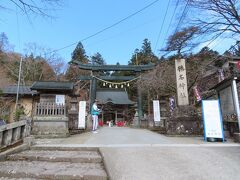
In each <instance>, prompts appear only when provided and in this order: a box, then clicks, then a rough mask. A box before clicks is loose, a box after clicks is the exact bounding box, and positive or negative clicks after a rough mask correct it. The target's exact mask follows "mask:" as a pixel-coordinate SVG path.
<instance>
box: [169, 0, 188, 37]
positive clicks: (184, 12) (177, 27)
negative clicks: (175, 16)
mask: <svg viewBox="0 0 240 180" xmlns="http://www.w3.org/2000/svg"><path fill="white" fill-rule="evenodd" d="M189 2H190V0H188V1H187V3H186V5H185V7H184V9H183V12H182V14H181V17H180V19H179V21H178V24H177V26H176V29H175V31H174V33H173V34H175V33H176V32H177V31H178V29H179V26H180V24H181V23H182V21H183V19H184V15H186V12H187V10H188V9H187V8H188V5H189Z"/></svg>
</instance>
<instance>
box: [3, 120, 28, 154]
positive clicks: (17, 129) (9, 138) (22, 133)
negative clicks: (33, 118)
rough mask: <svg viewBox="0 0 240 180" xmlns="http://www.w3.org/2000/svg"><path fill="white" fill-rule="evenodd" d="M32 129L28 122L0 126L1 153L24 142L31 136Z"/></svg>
mask: <svg viewBox="0 0 240 180" xmlns="http://www.w3.org/2000/svg"><path fill="white" fill-rule="evenodd" d="M30 129H31V128H30V124H29V123H28V121H27V120H22V121H18V122H14V123H10V124H6V125H2V126H0V151H2V150H3V149H6V148H7V147H8V146H11V145H14V144H16V143H19V142H21V141H23V139H24V138H25V137H26V136H29V135H30Z"/></svg>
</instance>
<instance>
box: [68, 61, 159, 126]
mask: <svg viewBox="0 0 240 180" xmlns="http://www.w3.org/2000/svg"><path fill="white" fill-rule="evenodd" d="M70 64H72V65H76V66H77V67H78V68H79V69H82V70H89V71H91V76H80V77H79V78H78V79H79V80H90V81H91V87H90V107H91V105H92V103H93V101H94V99H95V98H96V92H97V81H98V80H100V81H103V83H106V84H109V86H110V87H109V88H111V87H113V88H115V87H118V86H119V87H120V88H122V87H123V85H128V84H129V83H130V82H132V81H134V80H136V79H138V78H139V77H140V75H141V73H142V72H144V71H148V70H152V69H153V68H154V67H155V65H154V64H148V65H91V64H82V63H80V62H79V61H71V62H70ZM102 71H105V72H106V71H129V72H135V73H136V76H97V74H98V72H102ZM113 81H114V82H113ZM119 81H121V82H119ZM137 91H138V93H137V94H138V100H137V108H138V122H137V126H139V125H140V119H141V118H142V117H143V111H142V93H141V90H140V88H139V87H138V90H137Z"/></svg>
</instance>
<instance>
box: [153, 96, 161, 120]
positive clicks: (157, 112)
mask: <svg viewBox="0 0 240 180" xmlns="http://www.w3.org/2000/svg"><path fill="white" fill-rule="evenodd" d="M153 116H154V121H155V122H160V120H161V116H160V105H159V100H153Z"/></svg>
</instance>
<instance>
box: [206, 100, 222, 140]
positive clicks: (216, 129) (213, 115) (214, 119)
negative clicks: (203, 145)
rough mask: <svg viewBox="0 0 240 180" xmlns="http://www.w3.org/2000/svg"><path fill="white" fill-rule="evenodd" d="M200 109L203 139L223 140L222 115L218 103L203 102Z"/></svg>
mask: <svg viewBox="0 0 240 180" xmlns="http://www.w3.org/2000/svg"><path fill="white" fill-rule="evenodd" d="M202 109H203V122H204V135H205V139H206V138H208V137H211V138H222V139H223V140H224V134H223V123H222V115H221V111H220V105H219V101H218V100H203V101H202Z"/></svg>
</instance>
